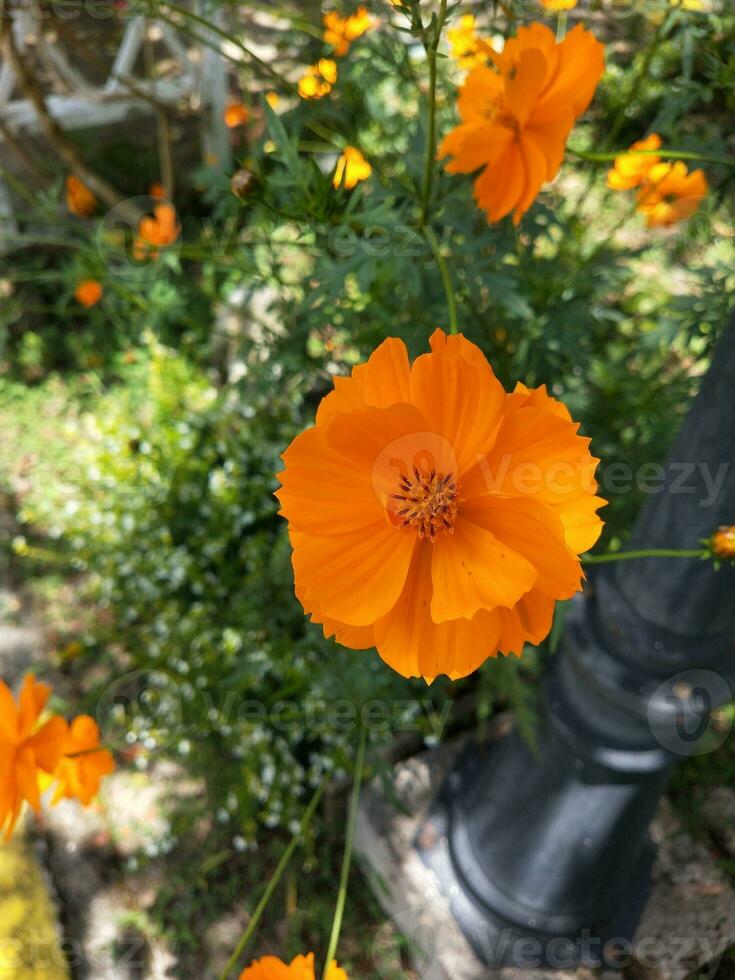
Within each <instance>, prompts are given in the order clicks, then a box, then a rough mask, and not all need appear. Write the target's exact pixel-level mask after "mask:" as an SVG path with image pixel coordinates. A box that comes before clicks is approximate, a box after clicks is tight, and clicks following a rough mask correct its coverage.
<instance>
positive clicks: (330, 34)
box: [322, 7, 375, 58]
mask: <svg viewBox="0 0 735 980" xmlns="http://www.w3.org/2000/svg"><path fill="white" fill-rule="evenodd" d="M322 21H323V23H324V42H325V44H329V45H330V46H331V47H332V48H334V53H335V55H336V56H337V57H338V58H342V57H343V56H344V55H346V54H347V52H348V51H349V50H350V45H351V44H352V42H353V41H356V40H357V38H358V37H361V36H362V35H363V34H365V32H366V31H369V30H371V29H372V28H373V27H374V26H375V19H374V18H373V17H372V16H371V14H370V12H369V11H368V10H367V8H366V7H358V8H357V10H356V11H355V13H354V14H350V16H349V17H341V16H340V15H339V14H338V13H337V11H336V10H330V11H329V12H328V13H326V14H324V17H323V18H322Z"/></svg>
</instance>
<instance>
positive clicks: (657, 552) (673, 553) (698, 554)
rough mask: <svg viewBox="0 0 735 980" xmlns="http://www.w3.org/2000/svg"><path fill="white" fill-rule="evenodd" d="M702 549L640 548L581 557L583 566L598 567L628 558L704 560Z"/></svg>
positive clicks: (704, 554)
mask: <svg viewBox="0 0 735 980" xmlns="http://www.w3.org/2000/svg"><path fill="white" fill-rule="evenodd" d="M706 557H707V552H706V551H705V550H704V548H688V549H684V550H682V549H679V548H642V549H640V550H639V551H612V552H608V554H606V555H583V556H582V561H583V562H584V564H585V565H598V564H602V562H608V561H627V560H628V559H629V558H706Z"/></svg>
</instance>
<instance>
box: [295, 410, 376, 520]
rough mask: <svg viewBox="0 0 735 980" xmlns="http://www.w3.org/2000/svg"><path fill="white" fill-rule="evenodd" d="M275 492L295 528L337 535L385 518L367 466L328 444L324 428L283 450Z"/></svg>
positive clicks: (298, 439) (301, 436)
mask: <svg viewBox="0 0 735 980" xmlns="http://www.w3.org/2000/svg"><path fill="white" fill-rule="evenodd" d="M283 461H284V463H285V464H286V468H285V470H283V471H282V472H281V473H279V474H278V478H279V480H280V481H281V484H282V486H281V488H280V490H277V491H276V496H277V497H278V499H279V501H280V503H281V510H280V513H281V514H282V515H283V516H284V517H285V518H286V519H287V520H288V522H289V524H290V526H291V527H292V528H293V529H294V530H296V531H309V532H311V533H314V534H338V533H342V532H344V531H354V530H355V529H356V528H361V527H365V525H366V524H371V523H374V522H376V521H381V520H383V519H384V518H385V509H384V507H383V505H382V503H381V501H380V500H379V499H378V496H377V494H376V491H375V487H374V485H373V482H372V475H371V470H370V469H369V468H362V469H361V468H358V467H356V466H354V465H350V464H349V463H347V462H346V461H345V459H344V457H343V456H342V455H341V454H339V453H337V452H335V451H334V449H332V447H331V446H329V445H328V443H327V437H326V435H325V432H324V429H323V428H318V427H316V426H315V427H313V428H311V429H307V430H306V432H302V433H301V435H299V436H297V437H296V438H295V439H294V441H293V442H292V443H291V445H290V446H289V447H288V449H287V450H286V452H285V453H284V454H283Z"/></svg>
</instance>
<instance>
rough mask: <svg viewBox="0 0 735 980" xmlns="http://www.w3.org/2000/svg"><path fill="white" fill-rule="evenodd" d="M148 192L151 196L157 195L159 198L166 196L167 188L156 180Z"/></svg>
mask: <svg viewBox="0 0 735 980" xmlns="http://www.w3.org/2000/svg"><path fill="white" fill-rule="evenodd" d="M148 194H149V195H150V197H155V198H159V199H161V198H165V197H166V188H165V187H164V186H163V184H162V183H160V182H159V181H156V182H155V183H153V184H151V186H150V187H149V188H148Z"/></svg>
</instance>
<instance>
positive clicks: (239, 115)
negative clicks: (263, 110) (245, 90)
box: [224, 102, 250, 129]
mask: <svg viewBox="0 0 735 980" xmlns="http://www.w3.org/2000/svg"><path fill="white" fill-rule="evenodd" d="M224 115H225V125H226V126H227V127H228V128H229V129H236V128H237V127H238V126H244V125H245V123H246V122H247V121H248V120H249V119H250V110H249V109H248V107H247V106H246V105H243V104H242V102H231V103H230V104H229V105H228V106H226V107H225V114H224Z"/></svg>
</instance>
